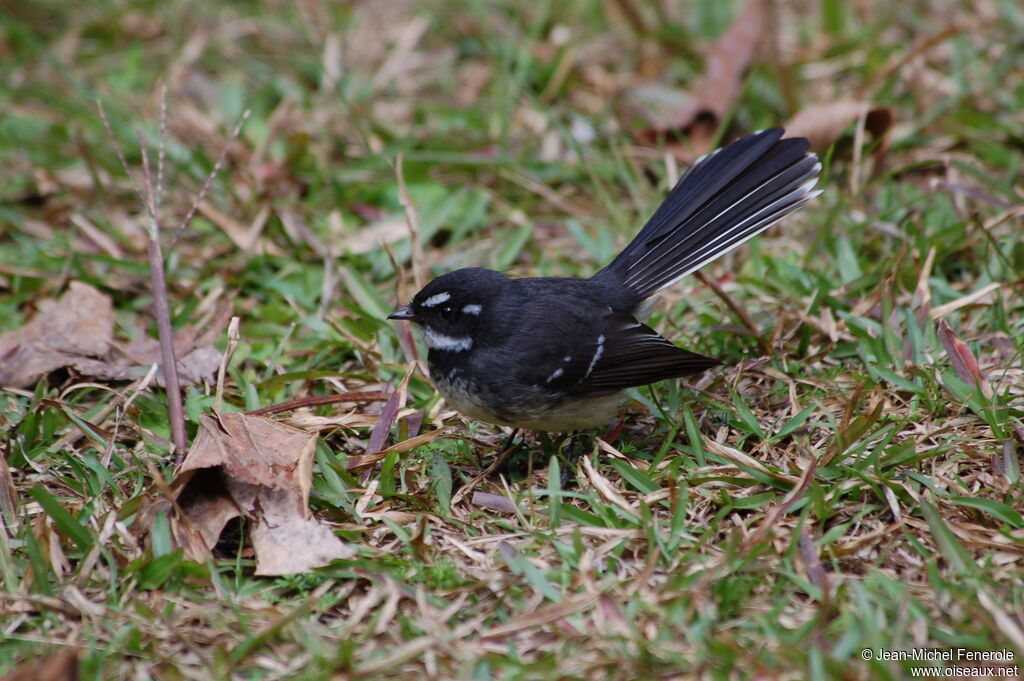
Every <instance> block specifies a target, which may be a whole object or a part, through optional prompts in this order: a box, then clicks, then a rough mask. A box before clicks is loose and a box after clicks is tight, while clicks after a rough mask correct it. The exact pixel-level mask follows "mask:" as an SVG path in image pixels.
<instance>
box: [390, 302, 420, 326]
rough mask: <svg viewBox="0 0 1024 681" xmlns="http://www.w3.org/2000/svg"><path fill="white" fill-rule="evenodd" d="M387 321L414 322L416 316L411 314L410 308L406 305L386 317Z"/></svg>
mask: <svg viewBox="0 0 1024 681" xmlns="http://www.w3.org/2000/svg"><path fill="white" fill-rule="evenodd" d="M388 319H405V320H408V321H410V322H414V321H416V315H415V314H413V311H412V308H410V307H409V306H408V305H403V306H402V307H400V308H398V309H397V310H395V311H394V312H392V313H391V314H389V315H388Z"/></svg>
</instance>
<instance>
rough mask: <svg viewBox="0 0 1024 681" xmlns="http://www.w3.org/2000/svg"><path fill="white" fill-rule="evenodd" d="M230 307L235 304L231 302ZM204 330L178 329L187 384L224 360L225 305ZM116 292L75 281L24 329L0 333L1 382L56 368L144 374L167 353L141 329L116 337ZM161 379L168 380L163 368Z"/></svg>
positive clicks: (24, 380)
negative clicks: (219, 345)
mask: <svg viewBox="0 0 1024 681" xmlns="http://www.w3.org/2000/svg"><path fill="white" fill-rule="evenodd" d="M225 308H226V312H230V305H226V306H225ZM221 312H222V313H221V314H218V315H217V316H216V318H215V320H214V322H213V323H211V324H207V325H206V329H205V330H204V331H202V332H200V331H198V330H197V329H195V328H194V327H192V326H185V327H184V328H183V329H182V330H181V331H179V332H178V333H177V334H175V337H174V349H175V355H176V356H177V358H178V362H177V366H178V377H179V379H180V382H181V383H182V384H183V385H192V384H195V383H202V382H205V381H210V380H212V378H213V375H214V374H215V373H216V372H217V369H218V367H219V366H220V352H219V351H217V349H216V348H214V347H213V345H212V343H213V341H214V339H215V338H216V337H217V336H218V335H219V334H220V333H221V331H222V330H223V327H224V324H226V323H227V322H226V319H224V321H223V323H222V321H221V318H223V317H224V314H223V312H224V310H222V311H221ZM113 332H114V310H113V304H112V303H111V300H110V297H109V296H107V295H106V294H104V293H102V292H100V291H99V290H97V289H96V288H94V287H93V286H90V285H89V284H86V283H83V282H80V281H73V282H71V283H70V284H69V285H68V290H67V292H66V293H65V294H64V295H63V296H62V297H61V298H60V300H57V301H54V300H44V301H42V302H40V303H39V312H38V313H37V314H36V316H35V317H33V318H32V320H31V321H29V322H28V324H26V325H25V326H23V327H21V328H20V329H15V330H14V331H8V332H7V333H5V334H2V335H0V385H12V386H18V387H25V386H30V385H32V384H33V383H35V382H36V381H38V380H39V379H40V378H41V377H43V376H45V375H47V374H49V373H50V372H51V371H54V370H56V369H60V368H63V367H73V368H74V369H75V370H76V371H78V372H79V373H80V374H83V375H85V376H92V377H95V378H105V379H108V380H114V381H132V380H136V379H140V378H142V377H143V376H145V375H146V373H147V372H148V371H149V367H150V366H151V365H153V364H160V363H161V362H162V361H163V359H162V355H161V353H160V343H159V341H157V340H156V339H155V338H150V337H149V336H146V335H145V334H144V333H139V334H138V335H137V336H136V337H135V338H134V339H133V340H131V341H129V342H128V343H127V344H118V343H117V342H115V340H114V337H113ZM156 383H157V384H158V385H163V376H162V374H158V375H157V379H156Z"/></svg>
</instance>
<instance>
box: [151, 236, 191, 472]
mask: <svg viewBox="0 0 1024 681" xmlns="http://www.w3.org/2000/svg"><path fill="white" fill-rule="evenodd" d="M148 250H149V276H150V282H151V284H152V287H153V307H154V310H153V314H154V316H155V317H156V327H157V331H158V336H159V338H160V355H161V359H162V360H163V370H164V387H165V389H166V390H167V416H168V419H169V420H170V422H171V442H173V443H174V449H175V450H176V452H177V458H176V461H175V465H178V466H180V465H181V462H182V461H184V459H185V449H186V447H187V444H188V443H187V441H186V439H185V410H184V408H183V406H182V402H181V387H180V385H179V384H178V371H177V368H178V363H177V359H176V358H175V356H174V342H173V338H174V333H173V331H172V329H171V311H170V307H169V306H168V304H167V282H166V281H164V256H163V253H161V252H160V240H159V239H150V240H149V244H148Z"/></svg>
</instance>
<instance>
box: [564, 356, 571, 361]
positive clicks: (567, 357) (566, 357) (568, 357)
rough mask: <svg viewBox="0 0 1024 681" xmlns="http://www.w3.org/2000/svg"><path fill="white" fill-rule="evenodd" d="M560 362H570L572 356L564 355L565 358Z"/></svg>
mask: <svg viewBox="0 0 1024 681" xmlns="http://www.w3.org/2000/svg"><path fill="white" fill-rule="evenodd" d="M562 361H563V362H571V361H572V355H566V356H565V357H563V358H562Z"/></svg>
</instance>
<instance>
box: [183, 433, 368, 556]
mask: <svg viewBox="0 0 1024 681" xmlns="http://www.w3.org/2000/svg"><path fill="white" fill-rule="evenodd" d="M199 426H200V427H199V433H198V434H197V436H196V439H195V442H194V443H193V444H192V448H191V449H190V450H189V453H188V456H187V457H185V461H184V463H183V464H182V466H181V469H180V470H179V471H178V473H177V475H176V476H175V479H174V481H173V482H172V488H173V489H174V490H177V502H178V508H179V509H180V515H178V514H176V515H175V516H174V517H173V519H172V529H173V532H174V537H175V540H176V541H177V542H178V544H179V545H180V546H182V547H183V548H184V549H185V551H186V554H187V555H188V556H189V558H190V559H192V560H195V561H202V560H205V559H206V557H207V556H209V555H210V552H211V550H212V548H213V546H214V545H215V544H216V543H217V539H218V538H219V537H220V534H221V532H222V531H223V529H224V527H225V526H226V525H227V523H228V521H230V520H231V519H232V518H235V517H238V516H240V515H241V516H245V517H247V518H250V519H251V520H252V521H253V522H252V530H251V537H252V541H253V548H254V549H255V553H256V574H258V575H282V574H295V573H300V572H307V571H309V570H310V569H312V568H315V567H321V566H323V565H326V564H327V563H329V562H330V561H331V560H334V559H336V558H350V557H352V556H353V555H355V552H354V551H353V550H352V549H351V548H349V547H348V546H347V545H346V544H345V543H344V542H342V541H341V540H340V539H339V538H338V537H336V536H335V535H334V533H333V532H331V530H330V529H329V528H328V527H327V526H325V525H323V524H321V523H320V522H319V521H317V520H316V519H315V518H313V517H311V516H310V514H309V491H310V489H311V487H312V469H313V454H314V452H315V449H316V435H315V434H313V433H307V432H305V431H302V430H298V429H297V428H292V427H291V426H287V425H285V424H282V423H279V422H276V421H272V420H270V419H266V418H263V417H260V416H251V415H248V414H221V415H220V417H219V418H216V417H213V416H206V415H204V416H201V417H200V419H199Z"/></svg>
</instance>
